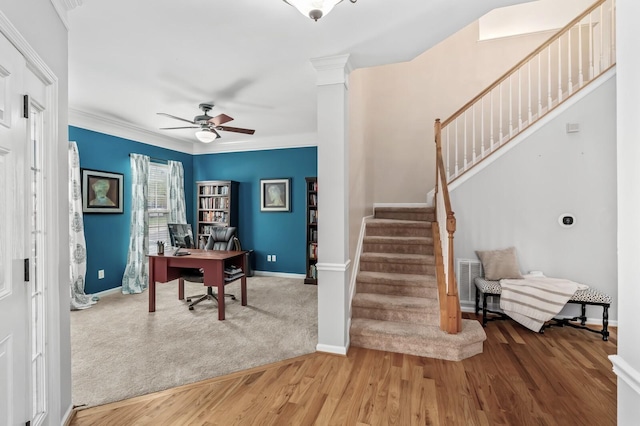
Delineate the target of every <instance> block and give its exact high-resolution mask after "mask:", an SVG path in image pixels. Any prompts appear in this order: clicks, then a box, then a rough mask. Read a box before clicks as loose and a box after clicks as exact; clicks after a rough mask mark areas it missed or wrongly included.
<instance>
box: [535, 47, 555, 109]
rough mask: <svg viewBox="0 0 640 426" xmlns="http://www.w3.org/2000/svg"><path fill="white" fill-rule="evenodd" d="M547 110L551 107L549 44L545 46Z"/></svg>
mask: <svg viewBox="0 0 640 426" xmlns="http://www.w3.org/2000/svg"><path fill="white" fill-rule="evenodd" d="M547 92H548V93H547V112H548V111H549V110H550V109H551V103H552V102H553V100H552V99H551V45H549V46H547ZM538 118H540V117H538Z"/></svg>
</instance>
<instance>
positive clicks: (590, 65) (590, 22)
mask: <svg viewBox="0 0 640 426" xmlns="http://www.w3.org/2000/svg"><path fill="white" fill-rule="evenodd" d="M592 13H593V12H592ZM592 13H590V14H589V81H591V80H593V29H594V28H593V22H592V18H591V16H592Z"/></svg>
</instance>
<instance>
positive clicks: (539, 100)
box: [538, 52, 542, 120]
mask: <svg viewBox="0 0 640 426" xmlns="http://www.w3.org/2000/svg"><path fill="white" fill-rule="evenodd" d="M541 114H542V52H540V53H538V120H539V119H540V115H541Z"/></svg>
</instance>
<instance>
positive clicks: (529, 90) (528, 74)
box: [527, 58, 533, 125]
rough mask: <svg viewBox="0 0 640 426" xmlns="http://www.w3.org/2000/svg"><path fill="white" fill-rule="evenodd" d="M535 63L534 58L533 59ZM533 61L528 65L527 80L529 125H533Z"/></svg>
mask: <svg viewBox="0 0 640 426" xmlns="http://www.w3.org/2000/svg"><path fill="white" fill-rule="evenodd" d="M531 61H533V58H531ZM531 61H529V63H528V64H527V67H528V68H527V79H528V82H527V84H528V95H527V98H528V100H527V109H528V111H527V125H531V118H532V111H531V101H532V100H531Z"/></svg>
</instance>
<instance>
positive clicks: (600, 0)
mask: <svg viewBox="0 0 640 426" xmlns="http://www.w3.org/2000/svg"><path fill="white" fill-rule="evenodd" d="M605 1H607V0H598V1H597V2H595V3H594V4H593V5H591V6H590V7H589V8H588V9H587V10H585V11H584V12H582V13H581V14H580V15H578V17H577V18H575V19H574V20H572V21H571V22H569V23H568V24H567V25H565V26H564V27H562V29H560V30H559V31H558V32H557V33H555V34H554V35H552V36H551V37H550V38H549V39H548V40H547V41H545V42H544V43H542V44H541V45H540V46H539V47H538V48H537V49H535V50H534V51H533V52H531V53H530V54H528V55H527V56H526V57H525V58H524V59H523V60H521V61H520V62H518V63H517V64H516V65H514V66H513V67H511V68H510V69H509V71H507V72H506V73H504V74H503V75H502V76H501V77H499V78H498V79H497V80H496V81H494V82H493V83H492V84H491V85H490V86H489V87H487V88H486V89H484V90H483V91H482V92H480V94H478V95H477V96H476V97H474V98H473V99H471V100H470V101H469V102H467V103H466V104H464V106H463V107H462V108H460V109H458V110H457V111H456V112H454V113H453V114H452V115H451V116H450V117H449V118H447V119H446V120H444V121H443V122H442V127H445V126H447V125H449V124H450V123H451V122H452V121H453V120H455V119H456V118H458V117H459V116H460V115H462V114H463V113H464V112H465V111H466V110H467V109H469V107H470V106H472V105H474V104H475V103H476V102H478V101H479V100H480V99H481V98H482V97H484V96H486V95H487V94H488V93H489V92H491V91H492V90H493V89H495V88H496V87H497V86H498V85H499V84H500V83H502V82H503V81H505V80H506V79H507V78H509V77H510V76H511V74H513V73H515V71H516V70H517V69H518V68H520V67H521V66H523V65H524V64H526V63H527V62H529V61H530V60H531V59H532V58H533V57H534V56H536V55H537V54H538V53H540V52H542V51H543V50H544V49H546V48H547V47H549V46H550V45H551V44H552V43H553V42H554V41H556V40H558V39H559V38H560V37H562V36H563V35H564V34H565V33H566V32H567V31H569V30H570V29H571V28H573V27H574V25H575V24H577V23H578V22H580V21H582V20H583V19H584V18H585V17H587V16H588V15H589V14H591V12H593V11H594V10H595V9H597V8H598V7H599V6H601V5H602V4H603V3H604V2H605Z"/></svg>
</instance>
